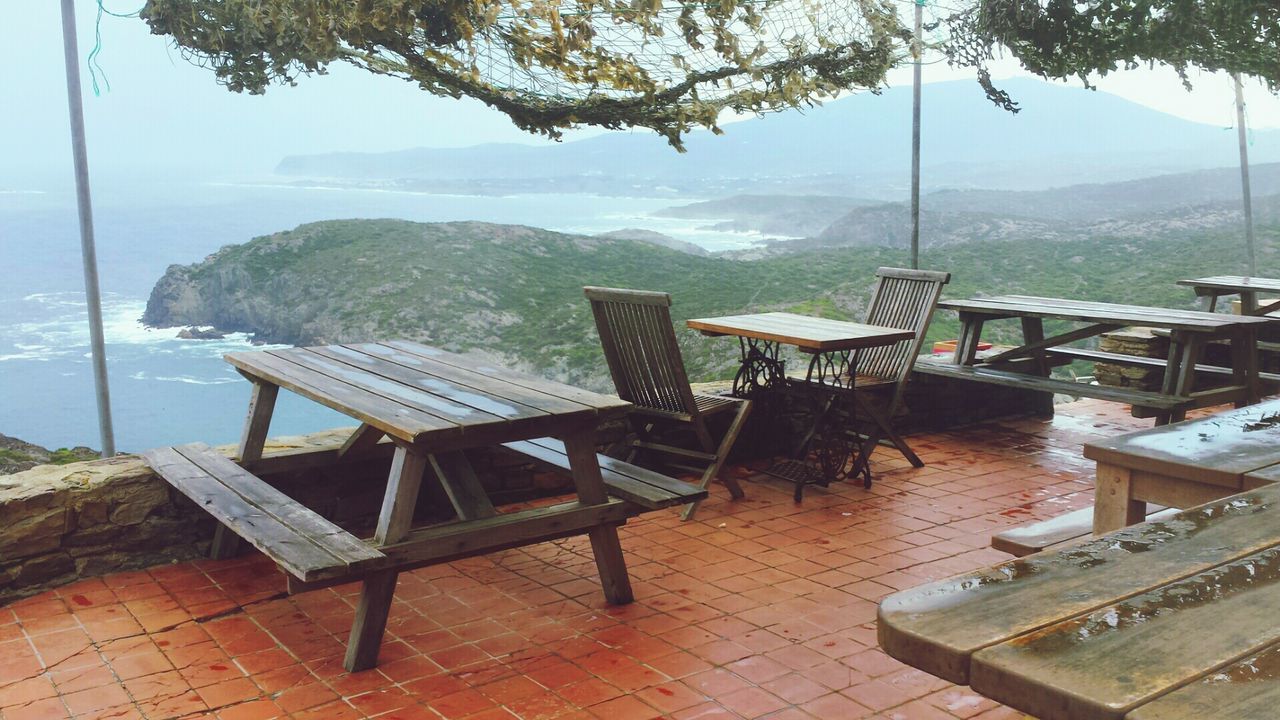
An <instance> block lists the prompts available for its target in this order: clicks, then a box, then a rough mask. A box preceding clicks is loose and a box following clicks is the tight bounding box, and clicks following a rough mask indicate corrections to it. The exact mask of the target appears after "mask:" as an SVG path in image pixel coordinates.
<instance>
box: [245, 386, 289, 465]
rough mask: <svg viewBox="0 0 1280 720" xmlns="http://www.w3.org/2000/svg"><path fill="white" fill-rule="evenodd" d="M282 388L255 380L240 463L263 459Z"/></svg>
mask: <svg viewBox="0 0 1280 720" xmlns="http://www.w3.org/2000/svg"><path fill="white" fill-rule="evenodd" d="M279 394H280V387H279V386H278V385H273V384H271V383H267V382H262V381H260V380H255V381H254V382H253V391H252V394H250V396H249V413H248V415H247V416H246V417H245V420H244V430H243V431H242V432H241V433H240V451H239V452H238V453H237V454H236V455H237V457H239V458H240V462H243V463H246V464H249V463H254V462H257V461H258V460H261V459H262V448H263V446H264V445H266V442H267V430H268V429H269V428H270V427H271V415H272V412H273V411H274V410H275V407H276V396H277V395H279Z"/></svg>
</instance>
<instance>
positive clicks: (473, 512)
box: [430, 450, 496, 520]
mask: <svg viewBox="0 0 1280 720" xmlns="http://www.w3.org/2000/svg"><path fill="white" fill-rule="evenodd" d="M430 461H431V467H432V469H433V470H435V473H436V476H437V477H439V478H440V484H441V485H442V486H444V492H445V494H446V495H448V496H449V502H450V503H452V504H453V509H454V511H455V512H456V513H458V519H460V520H477V519H479V518H487V517H493V516H494V515H495V514H496V513H495V512H494V510H493V504H492V503H490V502H489V495H488V493H486V492H485V491H484V487H483V486H482V485H481V484H480V479H479V478H477V477H476V472H475V470H474V469H473V468H472V467H471V461H470V460H468V459H467V456H466V455H465V454H463V452H462V451H461V450H455V451H453V452H446V453H439V454H435V455H431V456H430Z"/></svg>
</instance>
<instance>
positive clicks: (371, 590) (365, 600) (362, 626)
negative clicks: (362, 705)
mask: <svg viewBox="0 0 1280 720" xmlns="http://www.w3.org/2000/svg"><path fill="white" fill-rule="evenodd" d="M399 576H400V573H398V572H396V571H395V570H385V571H382V572H378V573H374V574H372V575H369V576H368V577H366V578H365V579H364V583H363V584H364V587H363V588H362V589H361V591H360V604H359V605H358V606H357V607H356V619H355V622H354V623H352V625H351V636H350V637H349V638H347V655H346V657H345V658H343V661H342V667H344V668H346V669H347V671H348V672H360V671H361V670H368V669H369V668H372V667H373V666H375V665H377V664H378V650H380V649H381V648H382V635H383V633H385V632H386V630H387V616H388V615H390V614H391V600H392V599H393V598H394V597H395V592H396V579H397V578H398V577H399Z"/></svg>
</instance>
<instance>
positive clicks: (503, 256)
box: [143, 220, 1280, 390]
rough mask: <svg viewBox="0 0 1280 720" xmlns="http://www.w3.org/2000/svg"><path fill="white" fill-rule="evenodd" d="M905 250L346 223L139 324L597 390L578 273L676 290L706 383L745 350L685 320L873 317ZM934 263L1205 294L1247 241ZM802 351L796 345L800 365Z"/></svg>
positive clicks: (959, 248)
mask: <svg viewBox="0 0 1280 720" xmlns="http://www.w3.org/2000/svg"><path fill="white" fill-rule="evenodd" d="M1258 239H1259V248H1258V267H1259V274H1261V275H1265V276H1275V275H1276V274H1277V273H1280V252H1277V250H1278V249H1280V223H1272V224H1266V225H1260V226H1259V229H1258ZM906 262H907V257H906V253H905V252H904V251H902V250H901V249H895V248H887V247H883V246H862V247H813V248H805V249H800V250H797V251H793V252H790V253H785V254H778V255H773V256H768V257H765V258H764V259H761V260H755V261H744V260H734V259H731V258H728V257H724V256H710V257H706V256H698V255H691V254H688V253H683V252H680V251H677V250H671V249H667V248H663V247H659V246H656V245H653V244H651V243H648V242H638V241H635V240H629V239H621V238H602V237H586V236H580V235H567V234H564V233H556V232H551V231H548V230H540V229H537V228H530V227H523V226H513V225H492V224H487V223H475V222H458V223H414V222H407V221H400V220H336V221H329V222H320V223H311V224H308V225H302V226H299V227H297V228H295V229H294V230H290V231H287V232H280V233H276V234H273V235H268V236H264V237H260V238H256V239H254V240H252V241H250V242H247V243H244V244H241V245H232V246H228V247H226V248H223V249H222V250H220V251H218V252H217V253H215V254H214V255H211V256H209V257H208V258H206V259H205V260H204V261H203V262H200V263H198V264H195V265H187V266H177V265H175V266H172V267H170V268H169V269H168V271H167V272H166V273H165V275H164V277H163V278H161V279H160V280H159V282H157V283H156V285H155V288H154V289H153V291H152V293H151V298H150V300H149V301H148V303H147V310H146V315H145V316H144V318H143V321H144V322H146V323H147V324H148V325H152V326H163V327H172V326H190V325H198V326H208V325H212V326H216V327H218V328H220V329H222V330H228V331H230V330H236V331H245V332H250V333H254V334H255V335H256V336H257V337H258V338H259V339H262V340H267V341H272V342H284V343H295V344H318V343H333V342H359V341H368V340H376V339H388V338H407V339H414V340H421V341H424V342H428V343H432V344H435V345H440V346H443V347H445V348H448V349H452V350H476V351H481V352H483V353H486V354H488V355H490V356H492V357H494V358H495V359H497V360H499V361H501V362H503V363H505V364H509V365H512V366H516V367H519V368H522V369H526V370H531V371H534V372H538V373H541V374H544V375H546V376H548V377H554V378H557V379H560V380H564V381H567V382H571V383H574V384H578V385H581V386H583V387H589V388H592V389H597V390H603V389H607V388H608V387H609V379H608V373H607V371H606V369H605V367H604V363H603V358H602V357H601V356H600V350H599V345H598V341H597V339H596V336H595V331H594V329H593V325H592V320H591V312H590V309H589V308H588V306H587V303H586V301H585V300H584V299H583V297H582V286H584V285H607V286H615V287H630V288H644V289H652V290H665V291H667V292H670V293H671V294H672V297H673V301H674V306H673V307H672V315H673V318H674V320H675V323H676V327H677V328H678V334H679V337H680V340H681V347H682V350H683V352H684V356H685V362H686V365H687V366H688V368H689V372H690V376H691V377H692V378H693V379H695V380H711V379H723V378H726V377H730V376H731V375H732V373H733V371H734V369H735V367H736V363H737V357H738V351H737V346H736V344H734V343H732V342H730V341H726V340H713V339H708V338H704V337H701V336H700V335H698V334H696V333H694V332H692V331H689V330H687V329H684V320H685V319H687V318H690V317H706V316H712V315H723V314H736V313H741V312H757V311H770V310H789V311H794V312H804V313H808V314H819V315H823V316H828V317H834V318H845V319H857V318H861V317H862V316H863V313H864V312H865V307H866V302H867V300H868V298H869V296H870V291H871V287H872V284H873V281H874V271H875V268H876V267H878V266H881V265H890V266H903V265H905V264H906ZM923 266H924V267H927V268H931V269H939V270H948V271H950V272H951V273H952V274H953V279H952V282H951V284H950V285H949V286H948V287H947V290H946V294H947V296H948V297H969V296H972V295H975V294H996V293H1004V292H1017V293H1025V294H1039V295H1049V296H1060V297H1078V298H1082V299H1091V300H1102V301H1112V302H1123V303H1133V304H1142V305H1156V306H1166V307H1182V308H1194V307H1197V300H1196V298H1195V296H1194V295H1193V294H1192V293H1190V292H1189V291H1188V290H1187V289H1186V288H1184V287H1180V286H1178V285H1176V284H1175V281H1176V280H1179V279H1183V278H1188V277H1197V276H1202V275H1213V274H1238V273H1239V272H1241V271H1242V270H1243V268H1244V243H1243V242H1242V241H1241V239H1240V237H1239V233H1238V232H1224V231H1200V230H1188V231H1186V232H1184V233H1182V234H1179V235H1173V236H1170V237H1168V238H1165V239H1163V240H1162V241H1161V242H1156V243H1153V242H1132V241H1129V240H1126V239H1124V238H1119V237H1114V236H1107V235H1099V236H1094V237H1087V238H1082V239H1066V240H1062V241H1060V242H1053V243H1046V242H1044V241H1043V240H1040V239H1038V238H1022V239H1015V240H1002V241H991V240H975V241H972V242H967V243H960V244H952V245H944V246H939V247H936V248H930V249H928V250H927V251H926V252H925V253H924V254H923ZM1004 325H1007V327H1004V326H1002V324H1001V323H996V324H995V325H993V327H992V338H993V339H995V340H1001V339H1002V338H1006V339H1010V338H1012V336H1013V335H1014V334H1016V333H1018V332H1019V331H1020V330H1019V326H1018V325H1017V323H1013V324H1004ZM1049 330H1050V331H1055V328H1054V327H1050V328H1049ZM956 331H957V326H956V321H955V319H954V318H953V317H950V314H949V313H940V314H939V316H938V318H937V320H935V324H934V327H933V329H932V330H931V332H930V335H931V337H933V338H935V339H936V338H946V337H955V333H956ZM804 361H805V360H804V358H803V357H800V356H798V355H794V356H791V357H790V358H789V359H788V363H790V364H791V367H793V368H795V371H796V372H802V371H803V368H804V365H803V363H804ZM797 363H798V365H797Z"/></svg>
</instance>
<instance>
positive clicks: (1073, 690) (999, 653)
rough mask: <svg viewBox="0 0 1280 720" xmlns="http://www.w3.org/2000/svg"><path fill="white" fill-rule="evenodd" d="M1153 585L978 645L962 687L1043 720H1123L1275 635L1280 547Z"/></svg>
mask: <svg viewBox="0 0 1280 720" xmlns="http://www.w3.org/2000/svg"><path fill="white" fill-rule="evenodd" d="M1268 524H1270V523H1268ZM1151 587H1154V588H1155V589H1153V590H1150V591H1148V592H1144V593H1142V594H1139V595H1136V596H1133V597H1130V598H1126V599H1124V600H1121V601H1119V602H1117V603H1114V604H1108V605H1107V606H1104V607H1101V608H1098V609H1096V610H1094V611H1093V612H1091V613H1089V614H1086V615H1081V616H1078V617H1074V618H1071V619H1069V620H1064V621H1061V622H1058V623H1054V624H1052V625H1050V626H1048V627H1044V628H1041V629H1039V630H1036V631H1035V632H1031V633H1027V634H1025V635H1022V636H1019V637H1016V638H1012V639H1010V640H1008V641H1006V642H1003V643H1001V644H999V645H995V646H992V647H988V648H985V649H982V650H979V651H978V652H976V653H974V655H973V662H972V671H971V674H970V681H969V685H970V686H971V687H972V688H973V689H974V690H975V691H977V692H979V693H982V694H983V695H985V696H987V697H989V698H991V699H993V700H996V701H997V702H1003V703H1006V704H1009V705H1011V706H1013V707H1015V708H1018V709H1019V710H1021V711H1023V712H1026V713H1029V714H1031V715H1034V716H1036V717H1038V718H1041V719H1042V720H1055V719H1057V718H1091V719H1092V718H1096V719H1097V720H1121V719H1122V718H1123V717H1124V715H1125V714H1126V713H1128V712H1129V711H1130V710H1133V709H1135V708H1137V707H1139V706H1141V705H1143V704H1145V703H1147V702H1150V701H1151V700H1153V699H1155V698H1156V697H1159V696H1160V695H1163V694H1165V693H1167V692H1169V691H1171V690H1172V689H1174V688H1177V687H1180V686H1182V685H1184V684H1187V683H1189V682H1193V681H1196V680H1198V679H1200V678H1202V677H1204V676H1205V675H1206V674H1208V673H1210V672H1212V671H1214V670H1216V669H1217V668H1220V667H1222V666H1224V665H1226V664H1228V663H1232V662H1235V661H1237V660H1239V659H1241V658H1242V657H1246V656H1249V655H1251V654H1254V653H1257V652H1258V651H1260V650H1261V649H1263V648H1265V647H1266V646H1268V645H1271V644H1272V643H1275V642H1277V641H1280V625H1277V623H1276V622H1275V612H1274V610H1275V608H1276V607H1280V548H1271V549H1268V550H1264V551H1262V552H1259V553H1257V554H1253V555H1249V556H1247V557H1243V558H1238V559H1235V560H1233V561H1231V562H1229V563H1225V564H1222V565H1221V566H1218V567H1213V568H1209V569H1206V570H1203V571H1202V572H1200V573H1198V574H1196V575H1194V576H1190V577H1186V578H1183V579H1179V580H1177V581H1174V582H1171V583H1167V584H1164V583H1162V584H1160V585H1154V586H1151ZM1214 716H1215V717H1223V716H1222V715H1218V714H1216V713H1215V715H1214Z"/></svg>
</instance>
